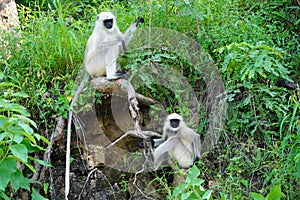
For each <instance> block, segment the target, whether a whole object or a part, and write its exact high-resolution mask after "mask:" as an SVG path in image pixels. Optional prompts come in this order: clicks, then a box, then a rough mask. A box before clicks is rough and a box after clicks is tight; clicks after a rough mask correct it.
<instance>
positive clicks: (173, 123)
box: [170, 119, 180, 128]
mask: <svg viewBox="0 0 300 200" xmlns="http://www.w3.org/2000/svg"><path fill="white" fill-rule="evenodd" d="M179 122H180V120H179V119H171V120H170V125H171V127H172V128H177V127H178V126H179Z"/></svg>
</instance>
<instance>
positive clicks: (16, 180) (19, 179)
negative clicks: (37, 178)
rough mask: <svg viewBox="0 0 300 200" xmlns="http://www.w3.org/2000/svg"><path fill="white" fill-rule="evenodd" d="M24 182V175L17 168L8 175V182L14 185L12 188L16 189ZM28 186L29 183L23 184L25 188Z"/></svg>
mask: <svg viewBox="0 0 300 200" xmlns="http://www.w3.org/2000/svg"><path fill="white" fill-rule="evenodd" d="M23 182H24V176H23V174H22V172H21V171H20V170H17V171H16V172H15V173H13V174H12V175H11V177H10V184H11V185H12V186H13V187H14V190H15V191H17V190H18V189H19V188H20V187H21V185H22V184H24V183H23ZM27 188H29V185H27V186H26V185H25V189H27Z"/></svg>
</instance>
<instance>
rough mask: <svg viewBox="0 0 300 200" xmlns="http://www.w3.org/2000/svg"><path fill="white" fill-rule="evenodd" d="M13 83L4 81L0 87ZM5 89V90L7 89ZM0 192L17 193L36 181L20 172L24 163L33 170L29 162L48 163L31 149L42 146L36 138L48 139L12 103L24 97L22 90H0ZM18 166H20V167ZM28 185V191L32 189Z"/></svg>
mask: <svg viewBox="0 0 300 200" xmlns="http://www.w3.org/2000/svg"><path fill="white" fill-rule="evenodd" d="M7 86H14V85H12V84H8V83H5V82H2V83H0V91H1V90H2V89H3V87H7ZM8 91H9V90H8ZM0 94H1V95H0V196H2V197H3V198H8V197H7V196H6V193H7V192H10V193H12V194H17V192H18V190H19V189H20V188H24V189H26V190H29V191H30V189H31V185H30V184H31V183H37V182H36V181H33V180H31V179H29V178H27V176H26V174H24V172H23V171H24V167H27V168H28V169H30V170H31V172H32V173H36V171H35V169H34V166H33V162H37V163H39V164H41V165H46V166H50V164H49V163H47V162H45V161H43V160H39V159H37V158H35V157H33V156H31V155H32V153H34V152H36V151H39V150H45V149H44V148H43V147H42V146H40V145H39V144H38V142H39V141H43V142H46V143H47V144H48V145H50V142H49V141H48V140H47V139H46V138H44V137H43V136H41V135H39V134H37V133H35V132H34V130H33V129H32V127H34V128H35V129H36V128H37V126H36V124H35V122H34V121H32V120H31V119H30V118H29V116H30V115H29V113H28V112H27V111H26V109H25V108H24V107H23V106H21V105H19V104H18V103H15V101H16V100H15V98H20V97H27V95H26V94H24V93H14V92H4V93H0ZM20 166H21V167H20ZM34 191H35V190H34V188H32V192H33V193H36V192H34Z"/></svg>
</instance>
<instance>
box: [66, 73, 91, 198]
mask: <svg viewBox="0 0 300 200" xmlns="http://www.w3.org/2000/svg"><path fill="white" fill-rule="evenodd" d="M90 79H91V77H90V75H89V74H88V73H85V75H84V77H83V79H82V81H81V83H80V85H79V87H78V89H77V91H76V92H75V94H74V96H73V98H72V101H71V105H70V110H69V118H68V127H67V146H66V148H67V150H66V172H65V199H66V200H67V199H68V194H69V191H70V149H71V127H72V126H71V125H72V118H73V107H74V105H76V102H77V99H78V97H79V95H80V93H81V92H82V91H83V89H84V87H85V84H86V82H87V81H89V80H90Z"/></svg>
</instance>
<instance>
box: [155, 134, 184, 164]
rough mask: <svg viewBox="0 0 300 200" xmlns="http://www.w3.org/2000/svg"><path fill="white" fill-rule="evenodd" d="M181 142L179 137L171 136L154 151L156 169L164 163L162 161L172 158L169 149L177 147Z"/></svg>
mask: <svg viewBox="0 0 300 200" xmlns="http://www.w3.org/2000/svg"><path fill="white" fill-rule="evenodd" d="M178 142H179V140H178V138H177V137H170V138H169V139H168V140H166V141H165V142H163V143H162V144H161V145H159V146H158V147H157V148H155V149H154V152H153V160H154V163H153V165H154V168H155V170H156V169H158V167H159V166H160V165H161V164H162V162H164V161H167V160H169V159H171V158H170V156H169V151H173V150H174V148H176V144H177V143H178Z"/></svg>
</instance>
